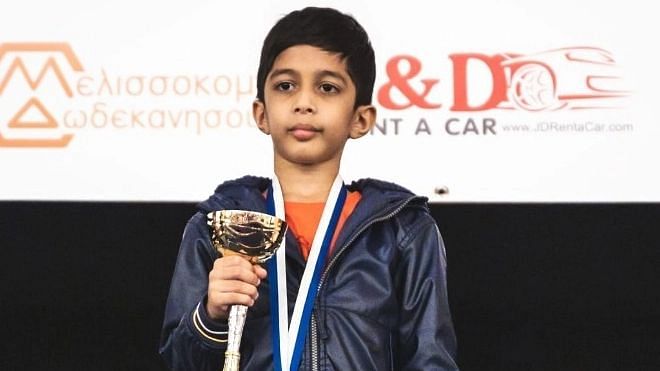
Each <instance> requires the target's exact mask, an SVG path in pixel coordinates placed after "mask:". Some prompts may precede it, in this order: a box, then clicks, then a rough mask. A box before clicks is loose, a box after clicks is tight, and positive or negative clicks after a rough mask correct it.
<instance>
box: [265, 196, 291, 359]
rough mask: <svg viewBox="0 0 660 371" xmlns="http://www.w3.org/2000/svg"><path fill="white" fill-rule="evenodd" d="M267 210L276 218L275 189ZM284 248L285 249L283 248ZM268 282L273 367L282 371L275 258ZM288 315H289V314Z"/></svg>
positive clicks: (267, 203)
mask: <svg viewBox="0 0 660 371" xmlns="http://www.w3.org/2000/svg"><path fill="white" fill-rule="evenodd" d="M266 210H267V212H268V214H270V215H273V216H275V198H274V197H273V187H272V186H271V187H270V188H268V196H267V198H266ZM282 248H284V247H282ZM267 268H268V281H269V283H270V320H271V322H272V327H273V329H272V336H273V365H274V366H275V371H282V358H281V355H280V321H279V309H278V307H279V305H278V304H279V303H278V300H277V258H276V257H275V256H273V257H272V258H271V259H269V260H268V266H267ZM287 315H288V314H287Z"/></svg>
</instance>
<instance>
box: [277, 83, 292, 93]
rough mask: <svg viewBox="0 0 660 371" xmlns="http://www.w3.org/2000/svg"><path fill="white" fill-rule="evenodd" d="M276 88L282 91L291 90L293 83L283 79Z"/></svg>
mask: <svg viewBox="0 0 660 371" xmlns="http://www.w3.org/2000/svg"><path fill="white" fill-rule="evenodd" d="M275 89H277V90H280V91H290V90H293V83H291V82H288V81H282V82H280V83H277V84H276V85H275Z"/></svg>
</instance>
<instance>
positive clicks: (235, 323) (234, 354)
mask: <svg viewBox="0 0 660 371" xmlns="http://www.w3.org/2000/svg"><path fill="white" fill-rule="evenodd" d="M246 315H247V306H245V305H232V306H231V309H230V310H229V322H228V325H229V329H228V331H227V350H226V351H225V365H224V367H223V368H222V370H223V371H238V365H239V361H240V359H241V355H240V353H239V352H238V350H239V347H240V345H241V336H242V335H243V326H245V317H246Z"/></svg>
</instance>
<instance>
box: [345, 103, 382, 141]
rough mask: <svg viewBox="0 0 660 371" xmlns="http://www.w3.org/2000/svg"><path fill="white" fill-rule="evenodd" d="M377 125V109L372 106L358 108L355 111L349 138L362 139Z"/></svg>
mask: <svg viewBox="0 0 660 371" xmlns="http://www.w3.org/2000/svg"><path fill="white" fill-rule="evenodd" d="M375 123H376V107H374V106H372V105H364V106H358V108H356V109H355V114H354V116H353V122H352V123H351V129H350V134H349V137H350V138H351V139H357V138H360V137H361V136H363V135H364V134H366V133H368V132H369V131H371V128H373V126H374V124H375Z"/></svg>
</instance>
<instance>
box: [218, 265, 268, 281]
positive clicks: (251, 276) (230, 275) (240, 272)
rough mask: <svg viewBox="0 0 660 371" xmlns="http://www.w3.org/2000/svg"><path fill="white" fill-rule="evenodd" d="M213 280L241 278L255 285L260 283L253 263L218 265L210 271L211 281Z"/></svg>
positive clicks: (240, 279)
mask: <svg viewBox="0 0 660 371" xmlns="http://www.w3.org/2000/svg"><path fill="white" fill-rule="evenodd" d="M213 280H239V281H243V282H246V283H249V284H251V285H253V286H256V285H258V284H259V281H260V280H259V277H258V276H257V274H256V273H255V272H254V270H253V269H252V266H251V265H248V267H247V268H246V267H244V266H236V265H232V266H216V267H214V268H213V270H212V271H211V272H210V273H209V281H213Z"/></svg>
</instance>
